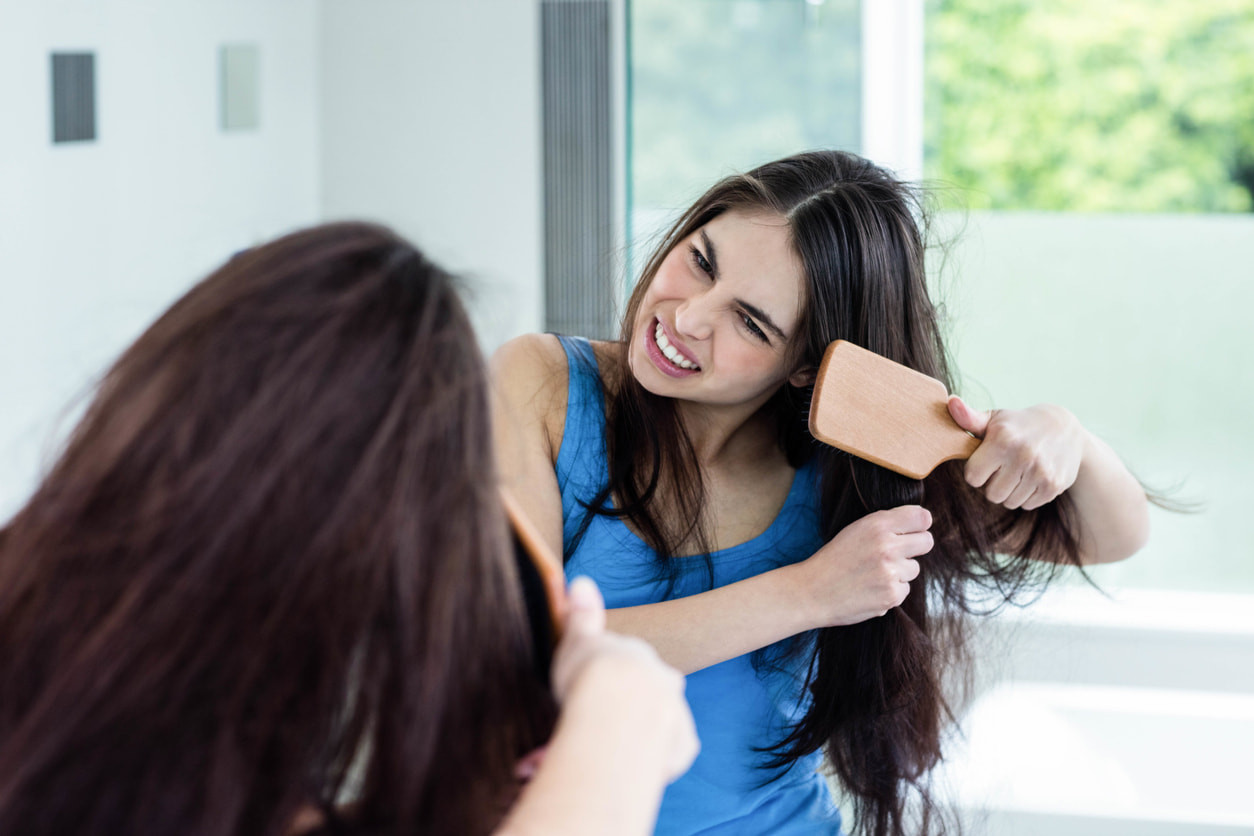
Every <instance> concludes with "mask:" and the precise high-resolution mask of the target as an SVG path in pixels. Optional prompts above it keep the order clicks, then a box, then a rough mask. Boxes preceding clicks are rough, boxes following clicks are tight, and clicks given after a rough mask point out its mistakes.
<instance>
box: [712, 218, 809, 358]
mask: <svg viewBox="0 0 1254 836" xmlns="http://www.w3.org/2000/svg"><path fill="white" fill-rule="evenodd" d="M701 243H702V244H704V245H705V259H706V261H708V262H710V269H711V270H712V271H713V272H714V278H718V254H717V253H716V252H715V248H714V242H713V241H711V240H710V236H709V234H708V233H706V231H705V230H704V229H702V230H701ZM735 301H736V304H737V305H739V306H740V307H742V308H744V309H745V310H746V311H748V312H749V315H750V316H752V317H753V318H754V319H756V320H758V321H760V322H761V323H762V324H763V325H765V326H766V327H767V330H769V331H770V332H771V333H773V334H774V335H775V336H777V337H779V338H780V339H781V340H784V341H785V342H787V341H788V335H787V334H785V333H784V329H782V328H780V327H779V326H778V325H776V324H775V320H773V319H771V317H770V314H768V313H767V312H766V311H764V310H762V309H761V308H759V307H758V306H757V305H751V304H749V303H748V302H746V301H745V300H744V299H740V298H737V299H736V300H735Z"/></svg>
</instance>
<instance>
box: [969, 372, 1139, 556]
mask: <svg viewBox="0 0 1254 836" xmlns="http://www.w3.org/2000/svg"><path fill="white" fill-rule="evenodd" d="M949 411H950V414H951V415H953V417H954V420H955V421H957V422H958V425H959V426H961V427H962V428H963V429H965V430H967V431H968V432H970V433H972V434H973V435H975V436H977V437H979V438H981V439H983V441H982V442H981V444H980V446H979V447H978V448H976V451H975V453H974V454H973V455H972V456H971V458H970V459H969V460H968V461H967V465H966V478H967V482H968V483H969V484H971V485H972V486H973V487H975V488H978V489H979V490H980V491H981V492H982V493H983V494H984V495H985V497H987V498H988V500H989V501H990V502H994V503H997V504H998V505H1002V506H1004V507H1005V508H1007V509H1010V510H1014V509H1016V508H1022V509H1024V510H1028V511H1030V510H1033V509H1035V508H1039V507H1041V506H1042V505H1044V504H1046V503H1047V502H1052V501H1053V500H1054V499H1056V498H1057V497H1058V496H1059V495H1060V494H1062V493H1063V492H1064V491H1066V492H1067V493H1068V494H1069V496H1070V497H1071V499H1072V501H1073V503H1074V505H1075V508H1076V511H1077V512H1078V514H1079V525H1080V531H1079V546H1080V560H1081V562H1082V563H1084V564H1086V565H1091V564H1095V563H1111V562H1114V561H1116V560H1123V559H1124V558H1127V557H1130V556H1131V555H1133V554H1134V553H1136V552H1137V551H1138V550H1139V549H1140V548H1141V547H1142V546H1144V545H1145V541H1146V539H1147V538H1148V537H1149V501H1148V499H1147V497H1146V495H1145V490H1144V488H1142V487H1141V484H1140V482H1138V481H1137V480H1136V477H1135V476H1133V475H1132V474H1131V473H1130V472H1129V471H1128V469H1127V468H1126V467H1125V466H1124V464H1123V462H1122V461H1120V460H1119V457H1118V456H1117V455H1115V452H1114V451H1113V450H1111V449H1110V447H1109V446H1107V445H1106V444H1105V443H1104V442H1103V441H1101V440H1100V439H1099V438H1097V437H1096V436H1095V435H1093V434H1092V433H1090V432H1089V431H1088V430H1086V429H1085V428H1084V427H1083V426H1081V424H1080V422H1079V421H1078V420H1077V419H1076V417H1075V416H1074V415H1072V414H1071V413H1070V412H1068V411H1067V410H1065V409H1063V408H1062V407H1060V406H1053V405H1049V404H1042V405H1039V406H1033V407H1029V408H1027V409H1009V410H995V411H993V412H991V413H984V412H979V411H977V410H973V409H971V408H970V407H969V406H967V405H966V404H965V403H963V402H962V399H961V398H958V397H957V396H954V397H951V398H950V399H949Z"/></svg>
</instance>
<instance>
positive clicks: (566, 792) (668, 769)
mask: <svg viewBox="0 0 1254 836" xmlns="http://www.w3.org/2000/svg"><path fill="white" fill-rule="evenodd" d="M553 689H554V693H555V694H556V695H557V697H558V700H559V702H560V703H561V707H562V708H561V715H560V716H559V718H558V723H557V728H556V730H555V731H554V733H553V737H552V739H551V740H550V741H549V745H548V748H547V750H546V751H545V754H544V758H543V760H542V761H541V763H540V765H539V767H538V768H537V769H536V771H535V774H534V777H532V778H531V780H530V781H529V782H528V784H527V785H526V786H525V787H524V788H523V791H522V793H521V794H520V795H519V797H518V800H517V802H516V803H515V805H514V807H513V808H512V809H511V810H510V812H509V815H508V816H507V817H506V819H505V821H504V823H502V825H501V827H500V828H499V829H498V831H497V836H531V835H532V834H535V836H565V834H570V836H582V835H583V834H588V833H596V834H605V836H618V834H622V836H630V835H631V834H640V836H645V834H649V833H652V832H653V825H654V822H655V820H656V818H657V811H658V806H659V805H660V804H661V800H662V791H663V790H664V789H665V788H666V785H667V784H668V783H670V782H671V781H673V780H674V779H675V778H677V777H679V776H680V775H681V774H683V773H684V771H685V770H687V768H688V767H689V766H690V765H691V764H692V760H693V758H695V757H696V754H697V750H698V743H697V737H696V731H695V729H694V726H693V722H692V714H691V713H690V712H689V710H688V704H687V702H685V700H684V679H683V677H682V676H681V675H680V674H679V673H678V671H675V670H674V669H672V668H670V667H667V666H666V665H665V664H663V663H662V661H661V660H660V659H659V658H658V656H657V654H656V653H654V652H653V651H652V650H651V649H650V648H649V647H648V645H647V644H645V643H644V642H642V641H640V640H638V639H630V638H626V637H623V636H616V635H613V634H610V633H606V632H605V610H604V605H603V604H602V603H601V599H600V594H599V593H598V592H597V590H596V586H595V584H593V583H592V582H591V581H589V580H588V579H586V578H582V579H578V580H576V581H575V582H574V583H573V584H571V588H570V614H569V616H568V618H567V622H566V629H565V631H564V634H563V639H562V643H561V644H560V645H559V646H558V650H557V654H556V656H555V658H554V663H553Z"/></svg>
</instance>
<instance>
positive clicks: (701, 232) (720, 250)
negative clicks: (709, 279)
mask: <svg viewBox="0 0 1254 836" xmlns="http://www.w3.org/2000/svg"><path fill="white" fill-rule="evenodd" d="M693 239H695V240H694V241H693V243H695V244H697V245H699V246H700V245H702V244H704V245H705V247H713V249H714V252H715V258H716V259H717V268H718V275H719V279H720V280H722V281H726V282H729V283H731V284H733V285H735V286H736V289H737V292H738V294H741V295H745V296H746V300H747V301H750V302H753V303H754V304H755V305H758V306H759V307H762V308H764V309H766V310H768V311H769V312H770V313H771V314H772V316H773V317H774V318H775V320H776V322H780V324H781V325H782V324H783V323H782V320H784V319H787V320H788V322H789V323H792V322H795V321H796V319H797V318H798V316H799V315H800V312H801V304H802V299H803V297H804V294H805V268H804V266H803V264H802V261H801V259H800V258H799V257H798V256H797V252H796V249H795V248H794V247H793V241H792V230H791V228H790V227H789V225H788V221H787V220H786V219H785V218H783V217H782V216H780V215H778V214H775V213H773V212H767V211H753V212H747V211H744V210H740V209H733V210H731V211H728V212H724V213H723V214H721V215H719V216H718V217H716V218H714V219H713V220H711V221H710V222H709V223H707V224H706V225H705V226H703V227H701V228H700V229H698V230H697V231H696V232H695V233H693ZM707 257H708V254H707ZM749 296H752V297H753V298H747V297H749ZM785 330H787V331H788V332H789V333H791V331H792V329H791V328H786V329H785Z"/></svg>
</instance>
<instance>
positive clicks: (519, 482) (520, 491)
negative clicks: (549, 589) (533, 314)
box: [491, 334, 569, 555]
mask: <svg viewBox="0 0 1254 836" xmlns="http://www.w3.org/2000/svg"><path fill="white" fill-rule="evenodd" d="M568 379H569V378H568V371H567V369H566V353H565V351H563V349H562V346H561V343H559V342H558V341H557V338H556V337H553V336H550V335H547V334H526V335H524V336H521V337H517V338H515V339H512V340H510V341H509V342H507V343H505V344H504V345H502V346H501V347H500V348H498V349H497V350H496V353H495V354H493V355H492V362H491V390H492V392H491V394H492V441H493V443H494V445H495V450H496V460H497V469H498V471H499V474H500V478H501V484H502V485H503V486H504V487H505V489H506V490H507V491H508V492H509V493H510V495H511V496H512V497H513V498H514V500H515V501H516V502H517V503H518V504H519V505H520V506H521V507H522V510H523V512H524V513H525V514H526V516H527V518H528V519H529V520H531V521H532V523H533V524H535V526H536V527H537V528H538V529H539V531H540V534H541V536H542V537H544V539H545V542H546V543H547V544H548V546H549V548H550V549H552V550H553V553H554V554H558V555H560V554H561V553H562V493H561V490H560V488H559V487H558V484H557V473H556V471H555V470H554V469H553V468H554V464H555V463H556V461H557V451H558V449H559V448H560V447H561V444H562V428H563V425H564V424H565V421H566V388H567V381H568Z"/></svg>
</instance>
